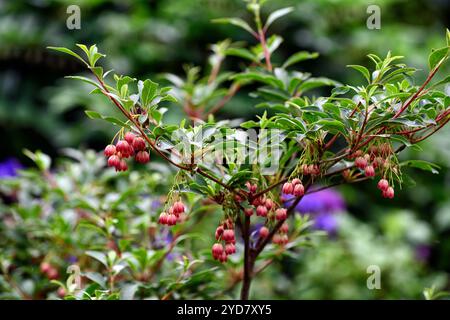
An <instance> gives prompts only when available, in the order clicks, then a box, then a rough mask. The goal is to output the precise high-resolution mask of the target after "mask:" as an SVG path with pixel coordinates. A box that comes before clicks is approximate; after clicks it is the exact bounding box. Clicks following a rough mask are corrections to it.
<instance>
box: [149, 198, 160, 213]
mask: <svg viewBox="0 0 450 320" xmlns="http://www.w3.org/2000/svg"><path fill="white" fill-rule="evenodd" d="M151 208H152V210H155V211H156V210H158V209H159V208H161V201H159V200H153V201H152V204H151Z"/></svg>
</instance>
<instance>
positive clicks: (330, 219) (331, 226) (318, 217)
mask: <svg viewBox="0 0 450 320" xmlns="http://www.w3.org/2000/svg"><path fill="white" fill-rule="evenodd" d="M313 190H314V189H313ZM284 198H285V199H286V200H289V199H291V198H293V196H288V195H284ZM286 205H287V206H288V205H289V202H288V203H287V204H286ZM295 209H296V211H298V212H299V213H300V214H311V216H312V217H313V219H314V227H315V228H316V229H318V230H324V231H327V232H328V233H329V234H335V233H336V231H337V229H338V221H337V219H336V216H335V214H336V213H339V212H340V211H342V210H345V201H344V199H343V198H342V196H341V195H340V193H339V192H337V191H335V190H332V189H325V190H321V191H317V192H312V193H310V194H306V195H305V196H304V197H303V199H302V200H301V201H300V203H299V204H298V205H297V207H296V208H295Z"/></svg>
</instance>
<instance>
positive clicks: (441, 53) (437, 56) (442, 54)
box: [428, 47, 449, 70]
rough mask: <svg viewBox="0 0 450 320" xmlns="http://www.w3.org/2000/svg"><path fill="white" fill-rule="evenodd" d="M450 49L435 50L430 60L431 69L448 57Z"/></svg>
mask: <svg viewBox="0 0 450 320" xmlns="http://www.w3.org/2000/svg"><path fill="white" fill-rule="evenodd" d="M448 49H449V47H444V48H440V49H436V50H433V51H432V52H431V54H430V56H429V58H428V64H429V66H430V69H431V70H433V69H434V68H435V67H436V66H437V65H438V64H439V63H440V62H441V61H442V60H443V59H446V58H447V56H448Z"/></svg>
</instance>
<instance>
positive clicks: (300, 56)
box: [282, 51, 319, 69]
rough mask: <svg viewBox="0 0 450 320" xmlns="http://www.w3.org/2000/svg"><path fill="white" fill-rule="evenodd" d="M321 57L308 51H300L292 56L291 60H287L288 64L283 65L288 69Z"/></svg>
mask: <svg viewBox="0 0 450 320" xmlns="http://www.w3.org/2000/svg"><path fill="white" fill-rule="evenodd" d="M318 56H319V53H317V52H308V51H300V52H297V53H295V54H293V55H292V56H290V57H289V59H287V60H286V62H285V63H284V64H283V66H282V67H283V68H284V69H286V68H288V67H289V66H292V65H294V64H296V63H299V62H301V61H304V60H308V59H316V58H317V57H318Z"/></svg>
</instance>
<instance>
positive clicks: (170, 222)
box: [158, 201, 186, 226]
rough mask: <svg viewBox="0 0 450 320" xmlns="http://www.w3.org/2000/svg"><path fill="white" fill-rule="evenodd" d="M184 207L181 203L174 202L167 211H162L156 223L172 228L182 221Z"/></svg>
mask: <svg viewBox="0 0 450 320" xmlns="http://www.w3.org/2000/svg"><path fill="white" fill-rule="evenodd" d="M185 210H186V209H185V206H184V204H183V202H182V201H176V202H175V203H174V204H173V205H172V206H171V207H170V208H169V210H167V212H166V211H163V212H162V213H161V214H160V216H159V219H158V223H160V224H163V225H167V226H174V225H176V224H177V222H179V221H181V220H182V219H183V217H182V214H183V213H184V212H185Z"/></svg>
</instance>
